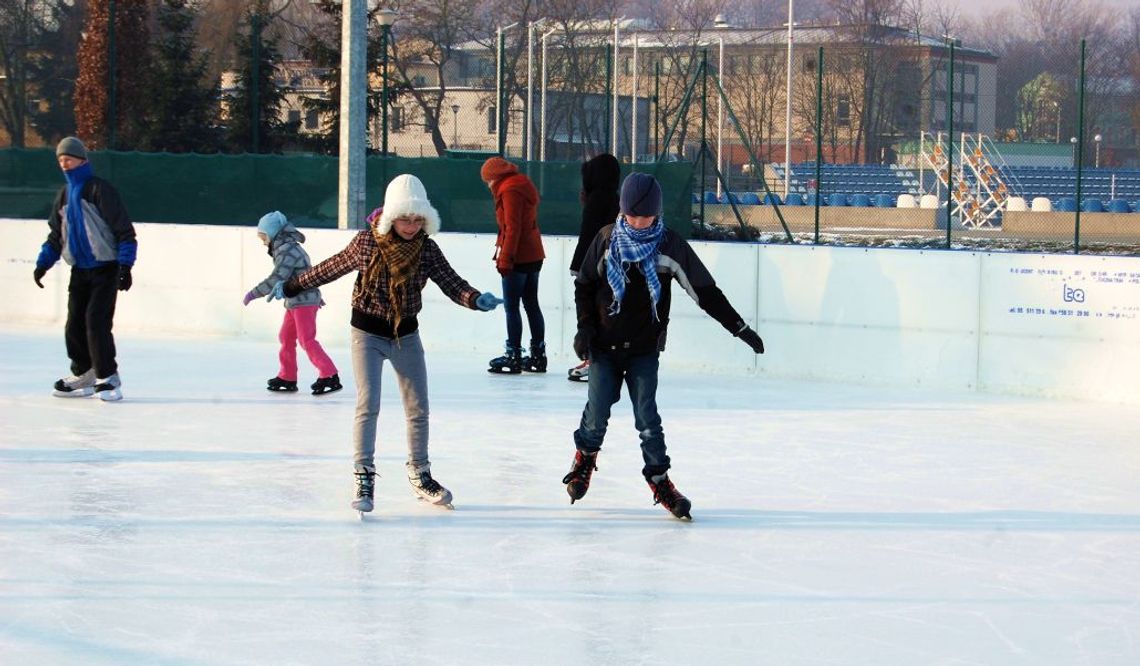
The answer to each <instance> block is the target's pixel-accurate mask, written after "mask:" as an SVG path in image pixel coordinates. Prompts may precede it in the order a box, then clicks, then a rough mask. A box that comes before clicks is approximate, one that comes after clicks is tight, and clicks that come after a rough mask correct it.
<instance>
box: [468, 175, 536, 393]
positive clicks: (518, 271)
mask: <svg viewBox="0 0 1140 666" xmlns="http://www.w3.org/2000/svg"><path fill="white" fill-rule="evenodd" d="M479 175H480V177H481V178H482V179H483V182H484V183H486V184H487V187H489V188H491V194H492V195H493V196H494V198H495V220H496V222H498V225H499V236H498V238H497V239H496V240H495V256H494V259H495V269H496V270H497V271H498V272H499V275H501V276H502V277H503V301H504V309H505V310H506V312H507V343H506V352H505V353H504V354H503V355H502V356H499V357H496V358H493V359H491V363H490V367H489V368H488V369H487V372H495V373H504V374H513V375H516V374H519V373H521V372H522V371H523V370H526V371H528V372H546V322H545V321H544V320H543V318H542V309H541V308H540V307H539V305H538V274H539V272H540V271H541V270H542V260H543V259H545V258H546V253H545V252H544V251H543V249H542V232H541V231H540V230H539V228H538V190H537V189H535V187H534V183H533V182H531V180H530V178H528V177H527V176H526V175H525V174H522V173H519V169H518V167H517V166H515V165H514V164H512V163H510V162H508V161H507V160H505V159H503V158H501V157H492V158H490V159H488V160H487V161H486V162H484V163H483V168H482V169H481V170H480V173H479ZM520 303H521V304H522V308H523V309H524V310H526V319H527V326H528V327H529V328H530V355H529V356H523V355H522V315H521V313H520V311H519V304H520Z"/></svg>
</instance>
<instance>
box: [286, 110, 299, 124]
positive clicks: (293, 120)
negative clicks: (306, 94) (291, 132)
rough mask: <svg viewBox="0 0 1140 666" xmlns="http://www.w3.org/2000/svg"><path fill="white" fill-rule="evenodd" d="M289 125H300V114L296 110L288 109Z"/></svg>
mask: <svg viewBox="0 0 1140 666" xmlns="http://www.w3.org/2000/svg"><path fill="white" fill-rule="evenodd" d="M289 124H290V125H294V124H295V125H300V124H301V112H300V111H298V110H297V109H289Z"/></svg>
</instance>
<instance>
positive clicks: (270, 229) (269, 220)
mask: <svg viewBox="0 0 1140 666" xmlns="http://www.w3.org/2000/svg"><path fill="white" fill-rule="evenodd" d="M287 226H289V220H287V219H285V214H284V213H282V212H281V211H279V210H275V211H273V212H272V213H266V214H265V215H262V216H261V219H260V220H258V221H257V230H258V231H260V232H261V233H263V234H265V235H266V237H268V238H269V240H270V241H272V240H273V239H274V238H275V237H276V236H277V234H279V233H281V230H282V229H284V228H285V227H287Z"/></svg>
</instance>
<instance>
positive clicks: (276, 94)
mask: <svg viewBox="0 0 1140 666" xmlns="http://www.w3.org/2000/svg"><path fill="white" fill-rule="evenodd" d="M257 7H258V4H257V3H254V7H253V8H252V9H251V11H250V12H249V13H247V14H246V17H245V19H244V20H243V22H242V23H243V25H244V26H248V28H249V30H248V31H247V32H245V33H238V36H237V58H238V63H237V65H238V66H237V78H236V81H235V85H234V89H233V91H232V92H230V93H229V94H227V95H225V96H224V99H225V101H226V106H227V109H228V114H227V115H228V119H227V126H228V132H227V136H226V144H227V148H228V149H229V150H230V151H231V152H238V153H240V152H248V153H272V152H279V151H280V150H281V148H282V147H283V146H284V145H285V142H286V141H287V140H288V139H290V138H291V137H290V134H291V133H290V132H289V125H287V124H286V123H285V122H283V121H282V120H281V106H282V104H283V102H284V100H285V89H284V88H280V87H278V86H277V75H276V67H277V63H278V62H280V60H281V56H280V51H279V50H278V48H277V39H276V38H275V37H273V36H272V35H268V34H267V31H266V30H265V27H266V26H265V22H266V17H265V14H263V13H261V12H259V11H258V9H257Z"/></svg>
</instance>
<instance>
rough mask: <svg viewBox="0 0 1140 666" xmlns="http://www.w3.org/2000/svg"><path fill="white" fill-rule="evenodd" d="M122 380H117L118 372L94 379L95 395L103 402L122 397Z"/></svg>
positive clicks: (113, 400) (117, 399)
mask: <svg viewBox="0 0 1140 666" xmlns="http://www.w3.org/2000/svg"><path fill="white" fill-rule="evenodd" d="M122 386H123V382H122V381H120V380H119V373H117V372H116V373H115V374H113V375H111V376H110V377H107V378H104V379H96V380H95V389H94V390H95V395H96V396H98V397H99V399H100V400H102V401H103V402H117V401H119V400H122V399H123V390H122Z"/></svg>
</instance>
